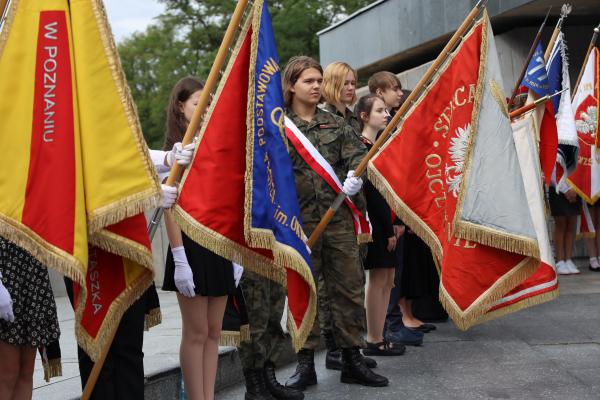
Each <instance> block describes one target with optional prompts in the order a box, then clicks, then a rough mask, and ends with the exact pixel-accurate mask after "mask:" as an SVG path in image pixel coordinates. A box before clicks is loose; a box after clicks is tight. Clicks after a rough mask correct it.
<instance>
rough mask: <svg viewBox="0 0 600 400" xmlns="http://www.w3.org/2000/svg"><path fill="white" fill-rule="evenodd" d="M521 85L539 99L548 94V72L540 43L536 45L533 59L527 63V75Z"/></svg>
mask: <svg viewBox="0 0 600 400" xmlns="http://www.w3.org/2000/svg"><path fill="white" fill-rule="evenodd" d="M521 85H523V86H526V87H528V88H529V89H531V90H533V91H534V92H535V94H537V95H538V96H540V97H543V96H546V95H547V94H549V93H550V86H549V84H548V72H547V71H546V63H545V62H544V51H543V50H542V44H541V43H538V45H537V47H536V49H535V53H534V54H533V57H531V61H529V66H528V67H527V73H526V74H525V77H524V78H523V82H522V83H521Z"/></svg>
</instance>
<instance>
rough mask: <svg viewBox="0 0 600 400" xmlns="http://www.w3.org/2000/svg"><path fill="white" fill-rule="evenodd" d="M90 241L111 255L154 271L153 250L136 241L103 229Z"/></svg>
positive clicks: (91, 237) (92, 236)
mask: <svg viewBox="0 0 600 400" xmlns="http://www.w3.org/2000/svg"><path fill="white" fill-rule="evenodd" d="M88 241H89V243H91V244H93V245H95V246H98V247H100V248H101V249H103V250H106V251H108V252H109V253H114V254H117V255H119V256H121V257H125V258H128V259H130V260H133V261H135V262H136V263H138V264H140V265H142V266H144V267H146V268H147V269H149V270H151V271H154V259H153V258H152V250H150V249H149V248H147V247H146V246H144V245H142V244H140V243H138V242H136V241H135V240H130V239H128V238H126V237H124V236H121V235H117V234H116V233H113V232H111V231H109V230H107V229H102V230H101V231H99V232H96V233H94V234H92V235H91V236H90V237H89V238H88Z"/></svg>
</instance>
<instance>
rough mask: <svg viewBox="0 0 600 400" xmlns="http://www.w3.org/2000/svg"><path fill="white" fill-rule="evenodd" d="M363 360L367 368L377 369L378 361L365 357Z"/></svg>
mask: <svg viewBox="0 0 600 400" xmlns="http://www.w3.org/2000/svg"><path fill="white" fill-rule="evenodd" d="M361 355H362V354H361ZM362 358H363V360H364V362H365V364H366V365H367V367H369V368H371V369H373V368H377V361H375V360H373V359H372V358H371V357H365V356H364V355H362Z"/></svg>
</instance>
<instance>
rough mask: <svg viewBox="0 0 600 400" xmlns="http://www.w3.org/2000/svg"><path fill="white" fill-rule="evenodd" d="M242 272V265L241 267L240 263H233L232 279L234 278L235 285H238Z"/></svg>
mask: <svg viewBox="0 0 600 400" xmlns="http://www.w3.org/2000/svg"><path fill="white" fill-rule="evenodd" d="M243 273H244V267H242V266H241V265H240V264H236V263H233V279H234V280H235V287H238V286H239V284H240V279H242V274H243Z"/></svg>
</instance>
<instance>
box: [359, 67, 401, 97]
mask: <svg viewBox="0 0 600 400" xmlns="http://www.w3.org/2000/svg"><path fill="white" fill-rule="evenodd" d="M367 85H368V86H369V92H371V93H376V92H377V89H381V90H384V91H385V90H386V89H390V88H391V87H393V86H394V85H398V87H399V88H400V89H402V84H401V83H400V79H398V77H397V76H396V75H394V74H392V73H391V72H388V71H380V72H376V73H374V74H373V76H371V77H370V78H369V81H368V82H367Z"/></svg>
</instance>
